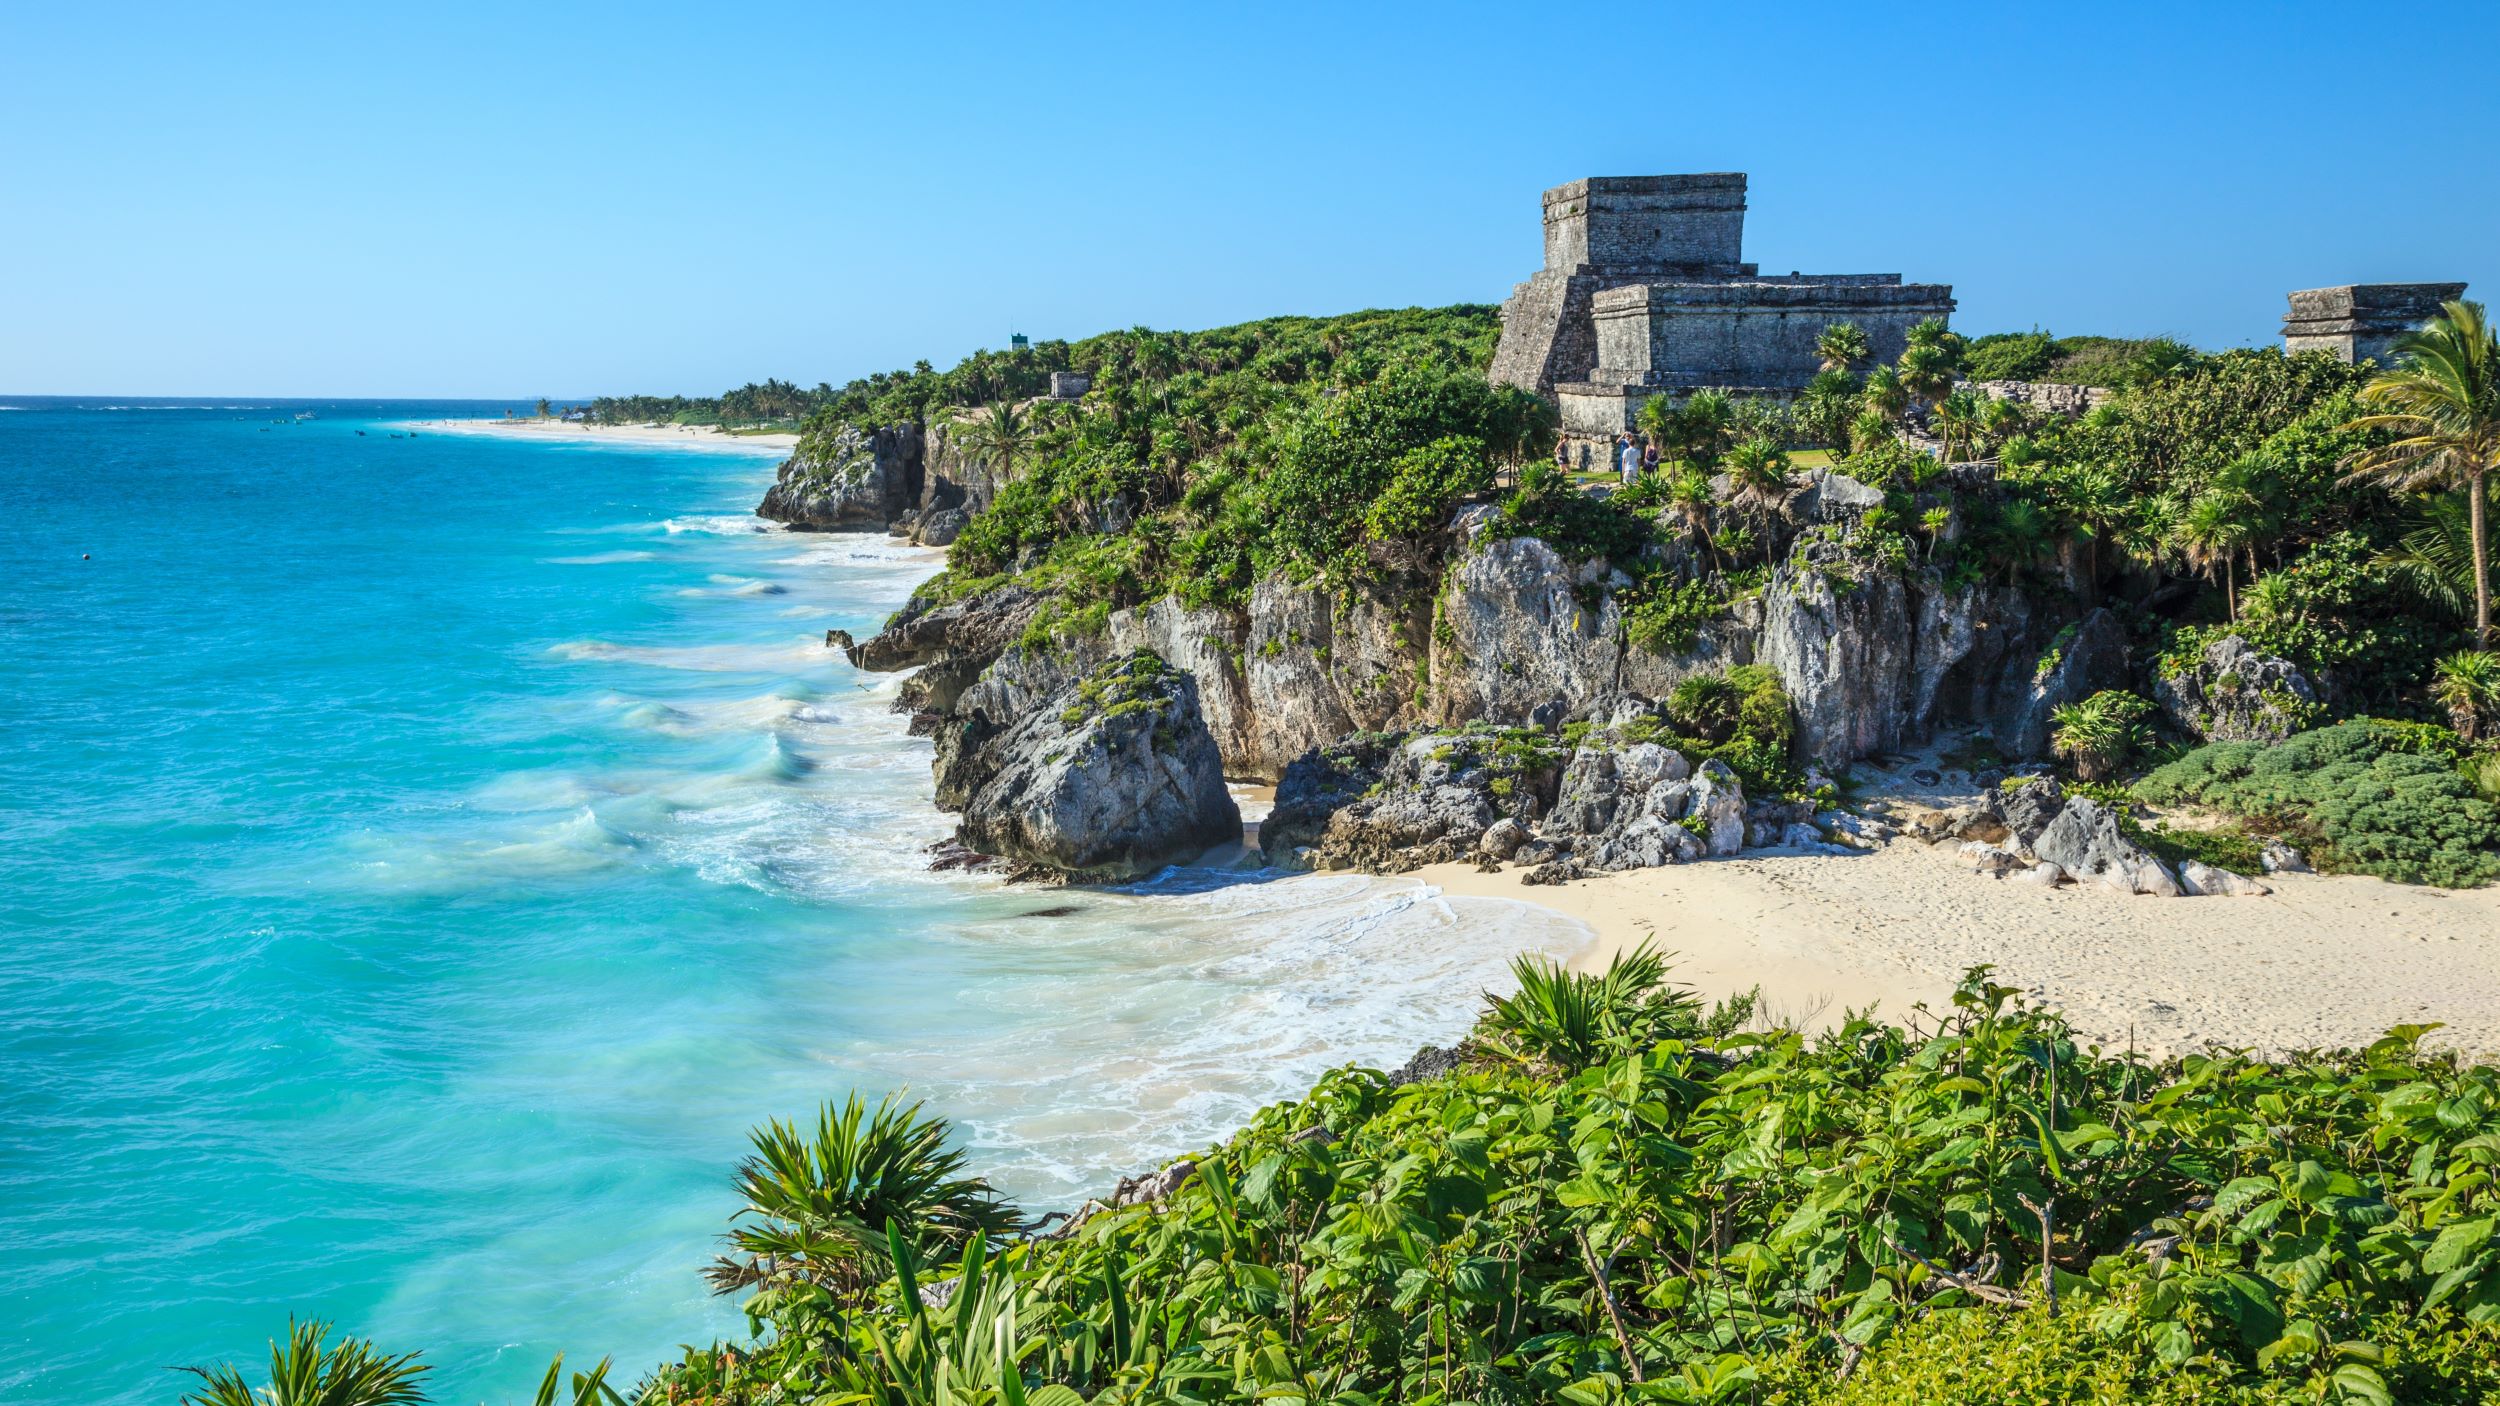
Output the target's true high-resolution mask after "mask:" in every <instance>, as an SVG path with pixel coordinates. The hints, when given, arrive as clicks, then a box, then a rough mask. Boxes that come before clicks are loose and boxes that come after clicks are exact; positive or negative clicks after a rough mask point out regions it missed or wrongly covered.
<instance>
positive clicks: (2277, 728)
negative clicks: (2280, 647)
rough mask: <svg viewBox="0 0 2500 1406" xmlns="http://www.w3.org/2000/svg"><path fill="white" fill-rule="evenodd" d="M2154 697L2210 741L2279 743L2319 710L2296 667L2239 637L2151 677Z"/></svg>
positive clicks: (2306, 679)
mask: <svg viewBox="0 0 2500 1406" xmlns="http://www.w3.org/2000/svg"><path fill="white" fill-rule="evenodd" d="M2153 697H2154V698H2155V699H2157V700H2158V701H2159V702H2160V703H2161V706H2162V711H2163V712H2165V713H2167V714H2169V715H2170V720H2171V721H2172V722H2174V723H2176V724H2178V725H2179V727H2180V728H2181V729H2182V730H2183V731H2186V732H2189V733H2193V734H2194V735H2196V736H2198V737H2201V738H2204V739H2205V740H2206V741H2208V742H2280V741H2282V740H2283V739H2284V738H2286V737H2289V736H2291V735H2292V734H2293V733H2295V732H2298V731H2300V730H2301V729H2302V728H2304V727H2306V726H2308V725H2309V723H2310V722H2311V721H2312V720H2313V719H2314V718H2315V717H2316V714H2317V708H2318V691H2317V689H2316V688H2315V687H2313V686H2312V685H2311V684H2310V682H2309V676H2308V675H2306V674H2303V673H2302V672H2301V671H2300V668H2299V666H2298V665H2295V664H2294V663H2292V662H2291V661H2290V660H2288V659H2284V658H2281V657H2279V656H2276V655H2272V654H2264V653H2260V652H2259V651H2258V650H2257V648H2256V646H2254V645H2252V644H2250V643H2249V642H2248V641H2247V640H2244V639H2242V638H2240V637H2239V636H2238V635H2225V636H2223V637H2222V638H2221V639H2218V640H2215V641H2214V642H2213V643H2211V644H2209V645H2206V646H2205V650H2204V652H2203V653H2202V654H2199V655H2198V656H2197V657H2196V658H2194V659H2192V660H2190V661H2188V663H2187V664H2186V665H2185V666H2184V667H2182V668H2181V669H2180V670H2179V671H2178V672H2177V673H2175V674H2171V675H2168V676H2165V677H2163V678H2161V679H2157V680H2155V681H2154V684H2153Z"/></svg>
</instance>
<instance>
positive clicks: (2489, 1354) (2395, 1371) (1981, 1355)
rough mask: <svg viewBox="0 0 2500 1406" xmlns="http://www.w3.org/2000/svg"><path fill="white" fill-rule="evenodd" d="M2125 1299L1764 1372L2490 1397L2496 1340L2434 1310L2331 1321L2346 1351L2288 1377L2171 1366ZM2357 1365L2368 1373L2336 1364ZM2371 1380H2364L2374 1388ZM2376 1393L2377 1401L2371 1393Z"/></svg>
mask: <svg viewBox="0 0 2500 1406" xmlns="http://www.w3.org/2000/svg"><path fill="white" fill-rule="evenodd" d="M2135 1307H2136V1306H2135V1305H2134V1304H2133V1303H2118V1304H2110V1305H2101V1306H2096V1307H2094V1308H2093V1309H2091V1310H2089V1311H2085V1312H2068V1313H2065V1314H2062V1315H2058V1316H2054V1317H2052V1316H2051V1315H2049V1314H2048V1313H2046V1312H2044V1311H2042V1310H2041V1309H2038V1308H2031V1309H2024V1310H2017V1311H2001V1312H1990V1311H1984V1310H1977V1311H1964V1312H1959V1313H1932V1314H1929V1315H1927V1316H1926V1317H1924V1318H1922V1319H1920V1320H1919V1321H1917V1322H1916V1323H1914V1324H1912V1325H1910V1326H1908V1327H1906V1328H1904V1329H1902V1331H1901V1332H1900V1333H1899V1334H1897V1335H1895V1336H1894V1337H1892V1338H1891V1339H1889V1340H1887V1341H1885V1342H1884V1343H1883V1344H1882V1345H1881V1346H1879V1347H1878V1348H1876V1349H1875V1351H1873V1352H1871V1353H1869V1354H1868V1355H1867V1357H1866V1358H1865V1360H1864V1361H1863V1362H1861V1363H1860V1364H1859V1366H1858V1368H1857V1370H1856V1371H1854V1372H1852V1373H1851V1374H1850V1375H1849V1377H1848V1379H1847V1380H1845V1381H1842V1380H1836V1379H1835V1376H1834V1374H1833V1372H1832V1371H1831V1369H1830V1367H1829V1366H1828V1365H1827V1364H1823V1363H1819V1362H1817V1361H1815V1360H1814V1359H1813V1357H1812V1356H1811V1355H1809V1354H1804V1353H1799V1354H1794V1355H1792V1356H1791V1357H1790V1358H1788V1359H1785V1360H1780V1361H1776V1362H1774V1363H1771V1364H1768V1365H1767V1366H1766V1368H1765V1370H1764V1371H1763V1372H1762V1374H1761V1375H1762V1378H1763V1380H1764V1385H1765V1386H1766V1387H1767V1390H1766V1391H1765V1392H1764V1393H1763V1398H1762V1399H1763V1400H1765V1401H1766V1402H1769V1403H1773V1406H2293V1403H2302V1404H2303V1406H2306V1404H2307V1403H2313V1402H2317V1401H2319V1400H2321V1398H2322V1397H2323V1399H2325V1400H2329V1401H2335V1400H2343V1401H2349V1402H2353V1403H2356V1406H2362V1404H2363V1403H2372V1402H2387V1401H2393V1402H2401V1403H2404V1406H2474V1403H2482V1402H2488V1401H2492V1400H2495V1399H2500V1333H2495V1332H2493V1331H2492V1330H2490V1329H2488V1328H2475V1327H2469V1326H2467V1325H2465V1324H2463V1323H2459V1322H2457V1321H2456V1320H2455V1319H2454V1318H2453V1317H2451V1316H2449V1315H2447V1314H2444V1313H2436V1312H2434V1313H2430V1314H2426V1315H2422V1316H2420V1317H2407V1316H2388V1317H2385V1318H2380V1319H2373V1320H2370V1321H2366V1322H2346V1323H2342V1324H2339V1325H2338V1326H2337V1336H2338V1338H2339V1339H2341V1340H2342V1341H2344V1342H2347V1343H2354V1344H2357V1345H2366V1346H2357V1347H2356V1348H2355V1355H2353V1356H2348V1357H2342V1358H2334V1357H2330V1358H2329V1359H2328V1361H2327V1362H2325V1363H2323V1364H2320V1363H2316V1362H2311V1361H2303V1360H2300V1359H2299V1358H2297V1357H2295V1358H2294V1359H2293V1361H2292V1363H2291V1364H2290V1366H2291V1370H2282V1371H2249V1370H2239V1369H2237V1368H2236V1365H2235V1364H2232V1363H2229V1362H2215V1361H2206V1362H2200V1363H2196V1364H2193V1365H2186V1366H2180V1367H2173V1366H2171V1365H2169V1364H2168V1363H2165V1362H2163V1361H2162V1360H2161V1358H2160V1357H2159V1356H2157V1355H2156V1353H2155V1350H2154V1347H2153V1344H2152V1343H2151V1342H2150V1341H2149V1335H2148V1333H2147V1332H2146V1330H2145V1325H2144V1324H2142V1323H2141V1322H2140V1321H2138V1319H2137V1317H2136V1314H2135V1312H2134V1309H2135ZM2353 1367H2362V1368H2367V1375H2362V1374H2360V1373H2356V1372H2351V1371H2346V1372H2345V1373H2344V1375H2343V1376H2342V1378H2341V1379H2340V1380H2339V1379H2338V1377H2337V1376H2336V1372H2337V1371H2338V1370H2339V1369H2344V1368H2353ZM2373 1379H2375V1381H2374V1380H2373ZM2381 1392H2383V1393H2384V1394H2383V1395H2382V1394H2380V1393H2381Z"/></svg>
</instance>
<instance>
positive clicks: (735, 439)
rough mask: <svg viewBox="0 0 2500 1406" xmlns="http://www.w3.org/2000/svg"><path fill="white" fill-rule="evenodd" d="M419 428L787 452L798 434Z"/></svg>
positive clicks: (519, 426) (446, 423)
mask: <svg viewBox="0 0 2500 1406" xmlns="http://www.w3.org/2000/svg"><path fill="white" fill-rule="evenodd" d="M416 427H417V428H418V429H421V430H435V431H439V432H440V433H443V434H486V435H504V436H508V437H510V438H513V439H545V440H578V441H582V442H585V443H588V442H594V441H595V442H599V443H605V444H664V445H668V446H671V447H673V448H679V449H747V450H773V451H778V452H782V453H787V452H788V451H790V450H792V449H796V448H798V445H799V437H798V436H797V435H794V434H730V433H728V432H726V431H724V430H719V429H715V428H713V427H712V426H710V425H585V424H581V423H579V422H577V421H572V420H536V419H526V420H525V419H520V418H517V417H516V418H514V419H510V420H419V421H417V422H416Z"/></svg>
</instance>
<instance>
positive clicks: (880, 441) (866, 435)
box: [755, 425, 922, 532]
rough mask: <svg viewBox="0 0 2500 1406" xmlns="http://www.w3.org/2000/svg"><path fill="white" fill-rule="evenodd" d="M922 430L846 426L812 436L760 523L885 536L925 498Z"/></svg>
mask: <svg viewBox="0 0 2500 1406" xmlns="http://www.w3.org/2000/svg"><path fill="white" fill-rule="evenodd" d="M921 452H922V443H921V435H920V429H919V427H918V426H916V425H886V426H881V427H880V428H878V429H877V430H875V431H874V432H869V431H863V430H861V429H860V428H859V427H858V426H856V425H844V426H842V427H841V428H839V429H836V430H835V431H833V432H832V433H831V434H819V435H810V436H807V437H806V438H805V439H803V440H802V441H801V442H800V444H799V448H798V452H796V453H794V454H792V455H791V456H790V457H789V458H787V459H785V460H783V461H782V463H781V469H780V471H779V472H778V473H777V474H776V475H775V476H774V479H773V486H772V487H771V488H770V489H769V490H767V491H766V492H765V494H764V501H763V502H761V503H759V504H757V505H756V508H755V515H756V516H757V517H762V518H770V519H772V520H773V521H774V522H779V523H786V524H788V525H789V526H791V527H795V528H798V529H800V530H802V531H810V532H882V531H884V530H885V528H886V526H887V524H889V523H891V522H893V521H894V520H895V519H897V518H899V517H901V516H903V515H904V514H905V513H907V512H910V511H911V510H912V508H913V506H914V503H915V500H916V499H917V498H918V497H919V495H920V487H921V485H920V472H921Z"/></svg>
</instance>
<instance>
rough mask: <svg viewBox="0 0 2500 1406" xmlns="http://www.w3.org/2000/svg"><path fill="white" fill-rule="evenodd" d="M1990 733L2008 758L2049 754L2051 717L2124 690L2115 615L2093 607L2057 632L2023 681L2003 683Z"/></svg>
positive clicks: (2122, 643)
mask: <svg viewBox="0 0 2500 1406" xmlns="http://www.w3.org/2000/svg"><path fill="white" fill-rule="evenodd" d="M2008 682H2009V684H2010V685H2011V686H2009V687H2008V688H2007V689H2006V690H2005V697H2004V700H2003V703H2002V704H2001V706H2000V707H1999V709H1998V711H1997V715H1996V718H1995V720H1994V723H1993V725H1992V727H1991V728H1990V731H1991V732H1992V733H1994V735H1995V739H1996V744H1997V747H1998V748H1999V749H2000V750H2002V751H2003V752H2004V753H2005V754H2006V755H2007V756H2009V757H2021V758H2026V759H2031V758H2039V757H2045V756H2047V755H2048V754H2049V733H2050V730H2051V729H2052V727H2053V726H2054V719H2053V718H2052V716H2051V715H2052V714H2054V713H2055V712H2056V711H2057V710H2058V709H2060V708H2063V707H2065V706H2066V705H2068V704H2070V703H2080V702H2082V701H2083V700H2084V699H2086V698H2089V697H2091V696H2092V695H2093V694H2095V693H2098V692H2100V691H2101V690H2103V689H2108V688H2125V687H2126V686H2127V632H2126V629H2125V627H2123V626H2121V625H2120V624H2119V623H2118V617H2117V616H2115V615H2112V614H2110V613H2109V612H2108V611H2107V610H2102V609H2097V608H2096V609H2094V610H2092V611H2090V612H2089V613H2087V614H2086V615H2085V616H2084V617H2083V618H2082V619H2081V620H2079V621H2077V622H2075V623H2074V624H2072V625H2069V626H2067V627H2066V628H2065V629H2063V630H2060V631H2058V632H2057V634H2056V636H2055V637H2054V638H2052V639H2051V640H2050V641H2049V647H2048V649H2047V651H2046V652H2044V653H2043V654H2042V655H2041V656H2040V658H2039V661H2038V663H2037V664H2035V665H2034V666H2033V669H2032V673H2031V677H2030V678H2029V679H2028V680H2027V681H2016V680H2010V679H2009V680H2008Z"/></svg>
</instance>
